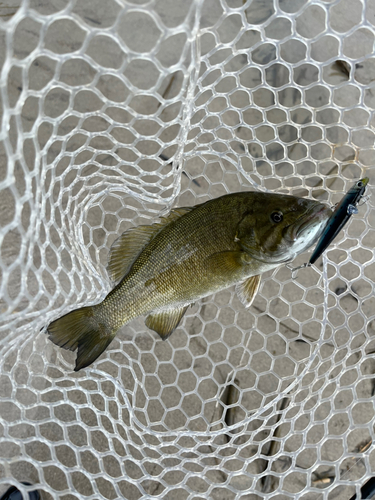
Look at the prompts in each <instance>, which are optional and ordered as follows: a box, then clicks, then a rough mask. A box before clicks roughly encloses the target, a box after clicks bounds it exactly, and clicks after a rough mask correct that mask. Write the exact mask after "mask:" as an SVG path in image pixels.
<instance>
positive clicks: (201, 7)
mask: <svg viewBox="0 0 375 500" xmlns="http://www.w3.org/2000/svg"><path fill="white" fill-rule="evenodd" d="M2 8H3V12H2V13H1V12H0V14H1V21H0V30H1V35H2V38H1V39H2V46H3V51H2V53H3V60H2V70H1V98H2V106H3V117H2V132H1V140H2V146H1V147H2V151H1V158H2V162H1V164H2V167H1V170H0V175H1V180H0V182H1V184H0V189H1V196H0V214H1V216H0V222H1V246H0V251H1V254H0V258H1V262H0V269H1V278H2V281H1V283H2V284H1V287H2V288H1V304H0V307H1V312H2V314H1V324H2V333H1V344H0V345H1V364H0V397H1V399H0V413H1V426H0V430H1V433H2V437H1V442H0V488H1V489H0V491H2V490H5V489H6V488H7V487H8V486H9V485H10V484H16V485H17V486H18V487H19V488H20V489H21V490H22V491H23V493H24V494H25V495H26V491H27V489H35V488H38V490H39V491H41V492H42V493H43V496H44V497H45V498H62V499H64V500H68V499H69V500H71V499H74V498H82V496H85V497H87V498H98V496H99V497H100V498H108V499H112V498H129V499H131V500H132V499H136V498H140V497H142V496H149V497H152V496H159V497H161V498H166V499H167V498H170V499H172V498H181V499H184V498H189V499H193V498H194V499H197V498H208V497H209V498H213V499H216V498H217V499H221V498H228V499H237V498H238V499H239V498H246V499H252V500H253V499H258V498H267V499H273V500H280V499H284V498H298V499H304V500H310V499H314V500H317V499H319V500H320V499H322V500H323V499H332V498H344V497H345V498H349V497H350V496H351V495H352V494H353V493H355V492H357V494H358V493H359V488H360V486H361V485H362V484H363V483H364V482H365V481H366V479H367V478H369V477H370V476H371V475H373V471H374V468H375V463H374V453H373V447H372V440H373V435H374V431H373V421H374V407H373V402H372V394H373V373H374V368H375V367H374V357H373V351H374V340H373V337H374V333H375V321H374V320H375V315H374V311H375V302H374V293H373V281H374V273H375V267H374V251H373V249H374V243H375V232H374V231H375V229H374V225H375V222H374V221H375V219H374V214H375V212H374V201H373V197H370V199H369V200H368V201H367V203H366V204H365V205H364V206H363V207H362V208H361V209H360V216H356V217H355V218H353V219H352V221H351V223H350V224H349V225H348V226H347V228H346V229H345V230H344V231H343V232H342V233H341V235H340V237H339V238H337V240H336V241H335V243H334V245H332V247H331V248H330V250H329V251H328V252H327V254H326V256H325V257H324V266H323V265H320V264H318V267H315V268H312V269H306V270H303V271H300V273H299V275H298V277H297V279H296V280H294V279H292V277H291V273H290V271H289V270H288V269H286V268H280V269H278V270H276V271H275V272H273V273H268V274H266V275H264V276H263V278H262V284H261V288H260V292H259V294H258V296H257V297H256V299H255V301H254V304H253V305H252V307H251V308H250V310H245V309H244V308H243V306H242V305H241V303H240V301H239V299H238V298H237V296H236V294H235V291H234V289H228V290H225V291H223V292H221V293H218V294H216V295H215V296H213V297H208V298H207V299H204V300H203V301H202V302H201V303H199V304H195V305H194V307H193V308H191V309H189V310H188V312H187V313H186V316H185V317H184V319H183V321H182V323H181V325H180V327H179V328H178V330H177V331H176V332H175V333H174V334H173V335H172V336H171V337H170V339H168V341H166V342H162V341H160V340H159V339H158V338H156V335H154V334H153V333H151V332H150V331H147V329H146V327H145V326H144V319H143V318H140V319H137V320H135V321H133V322H131V323H130V324H129V325H127V326H126V327H124V328H123V329H122V330H121V331H120V332H119V334H118V335H117V337H116V339H115V340H114V342H113V343H112V344H111V346H110V348H109V349H108V350H107V351H106V353H105V354H104V355H103V356H102V357H101V358H100V360H98V361H97V362H96V363H95V364H94V365H93V366H91V367H89V369H87V370H85V371H83V372H79V373H72V368H73V366H74V356H75V355H74V354H72V353H70V352H66V351H63V350H61V349H58V348H57V347H56V346H54V345H52V344H51V343H50V342H49V341H48V340H47V338H46V335H45V334H44V332H43V331H42V332H40V329H41V328H42V327H44V326H45V325H46V324H48V322H49V321H50V320H52V319H55V318H56V317H58V316H60V315H61V314H63V313H65V312H68V310H71V309H74V308H76V307H79V306H80V305H86V304H90V303H96V302H98V301H100V300H101V299H102V298H103V297H104V296H105V295H106V293H107V292H108V291H109V290H110V287H111V285H110V283H109V281H108V277H107V274H106V271H105V265H106V258H107V254H108V250H109V248H110V246H111V244H112V242H113V241H114V240H115V239H116V237H117V236H118V235H119V234H120V233H121V232H122V231H124V230H126V229H127V228H129V227H132V226H135V225H138V224H144V223H150V222H152V221H154V220H155V219H156V218H157V217H158V216H159V215H160V214H161V213H163V214H164V213H166V212H167V211H168V210H169V209H170V208H171V207H172V206H191V205H194V204H196V203H200V202H203V201H205V200H207V199H210V198H212V197H215V196H219V195H222V194H225V193H227V192H235V191H240V190H248V189H251V188H257V189H262V190H269V191H277V192H286V193H290V194H295V195H298V196H308V197H315V198H317V199H320V200H323V201H327V202H328V203H330V204H334V203H335V202H337V201H338V200H339V199H340V197H341V196H342V193H343V192H345V190H347V189H348V188H349V186H350V185H351V184H352V183H353V179H357V178H359V177H363V176H364V175H368V176H370V183H372V184H373V182H374V179H375V178H374V174H373V173H372V172H373V167H372V165H373V164H374V148H373V144H374V134H373V131H372V126H373V116H374V113H373V111H374V107H375V100H374V90H373V84H372V78H373V76H372V75H373V72H374V58H373V57H372V55H373V42H374V26H373V24H371V23H372V22H373V13H374V8H375V5H374V4H373V3H371V2H366V8H365V6H364V4H363V3H362V2H360V1H353V0H352V1H351V2H347V1H345V0H341V1H339V2H337V1H336V2H306V1H303V0H279V1H278V2H276V1H275V2H271V1H265V2H263V1H260V0H259V1H253V2H250V1H247V2H243V1H242V0H227V1H226V2H225V1H224V0H222V1H221V2H213V1H209V0H204V1H198V0H197V1H195V2H182V1H181V2H176V1H173V2H169V1H168V0H158V1H155V2H152V1H151V2H143V1H141V0H140V1H133V2H126V3H125V2H120V1H115V0H111V1H109V2H108V1H107V2H105V5H104V2H99V1H96V0H95V1H93V2H90V3H88V2H84V1H83V0H76V1H75V2H73V1H71V2H66V1H63V0H56V1H54V2H50V1H49V2H47V1H45V2H44V1H42V2H40V1H39V2H36V1H32V0H30V1H24V2H22V3H21V2H20V3H14V4H11V3H9V4H8V5H7V7H6V8H5V7H2ZM305 260H306V256H300V257H299V258H298V259H297V262H296V265H298V264H301V263H302V262H304V261H305ZM25 481H26V482H29V483H32V484H33V486H32V487H27V486H24V485H23V486H22V484H20V483H21V482H25ZM25 498H26V496H25Z"/></svg>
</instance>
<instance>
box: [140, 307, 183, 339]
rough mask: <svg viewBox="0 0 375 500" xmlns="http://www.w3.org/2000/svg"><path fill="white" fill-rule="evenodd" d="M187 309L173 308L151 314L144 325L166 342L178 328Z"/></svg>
mask: <svg viewBox="0 0 375 500" xmlns="http://www.w3.org/2000/svg"><path fill="white" fill-rule="evenodd" d="M188 307H189V306H184V307H175V308H173V309H165V310H164V311H158V312H154V313H151V314H149V315H148V316H147V318H146V321H145V324H146V326H147V327H148V328H150V329H151V330H154V332H156V333H158V334H159V335H160V337H161V338H162V339H163V340H166V339H167V338H168V337H169V336H170V335H171V334H172V333H173V332H174V331H175V329H176V328H177V327H178V324H179V322H180V321H181V318H182V316H183V315H184V314H185V312H186V309H187V308H188Z"/></svg>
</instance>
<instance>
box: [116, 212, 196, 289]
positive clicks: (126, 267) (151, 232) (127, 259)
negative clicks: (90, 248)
mask: <svg viewBox="0 0 375 500" xmlns="http://www.w3.org/2000/svg"><path fill="white" fill-rule="evenodd" d="M190 210H192V208H189V207H188V208H176V209H174V210H171V212H170V213H169V214H168V215H167V216H166V217H161V222H157V223H156V224H151V225H149V226H137V227H132V228H130V229H128V230H127V231H125V232H124V233H123V234H122V235H121V236H120V237H119V238H117V240H115V242H114V243H113V245H112V246H111V249H110V251H109V256H108V266H107V271H108V274H109V277H110V278H111V280H112V281H113V282H115V283H116V282H118V281H120V280H121V279H122V278H123V277H124V276H125V275H126V274H127V273H128V272H129V271H130V268H131V266H132V265H133V264H134V262H135V260H136V259H137V257H138V256H139V254H140V253H141V252H142V250H143V249H144V248H145V247H146V246H147V245H148V243H150V241H151V240H152V239H153V238H154V237H155V236H156V235H157V234H158V233H159V232H160V231H161V230H162V229H164V227H165V226H167V225H168V224H170V223H171V222H173V221H174V220H176V219H178V218H180V217H181V216H182V215H184V214H185V213H187V212H190Z"/></svg>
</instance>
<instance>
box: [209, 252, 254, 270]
mask: <svg viewBox="0 0 375 500" xmlns="http://www.w3.org/2000/svg"><path fill="white" fill-rule="evenodd" d="M243 259H244V253H243V252H219V253H214V254H213V255H210V256H209V257H208V258H207V260H206V263H207V265H208V268H210V269H211V270H212V271H214V272H215V273H217V272H219V273H220V274H224V275H225V274H229V275H231V274H233V273H234V272H236V271H238V269H240V268H241V267H243V265H244V264H245V263H244V260H243Z"/></svg>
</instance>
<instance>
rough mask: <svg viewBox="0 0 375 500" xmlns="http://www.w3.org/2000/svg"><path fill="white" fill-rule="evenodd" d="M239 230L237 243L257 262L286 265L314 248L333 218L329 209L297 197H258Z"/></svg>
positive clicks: (270, 195) (264, 194) (266, 195)
mask: <svg viewBox="0 0 375 500" xmlns="http://www.w3.org/2000/svg"><path fill="white" fill-rule="evenodd" d="M257 194H259V197H258V198H257V199H256V200H255V202H254V203H252V206H251V208H250V209H249V210H247V211H245V214H244V217H243V219H242V220H241V222H240V224H239V225H238V228H237V233H236V241H238V242H239V244H240V246H241V247H242V249H243V250H244V251H245V252H246V253H247V254H248V255H249V256H251V257H253V258H254V259H257V260H260V261H262V262H267V263H275V264H276V263H284V262H289V261H291V260H293V259H294V258H295V257H296V256H297V255H298V254H300V253H302V252H304V251H305V250H306V249H307V248H309V247H310V246H311V245H313V244H314V243H315V242H316V241H317V240H318V238H319V237H320V235H321V234H322V232H323V230H324V227H325V226H326V224H327V222H328V219H329V218H330V216H331V215H332V210H331V209H330V208H329V207H327V206H326V205H324V204H322V203H319V202H317V201H314V200H308V199H305V198H297V197H295V196H289V195H282V194H270V193H257Z"/></svg>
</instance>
